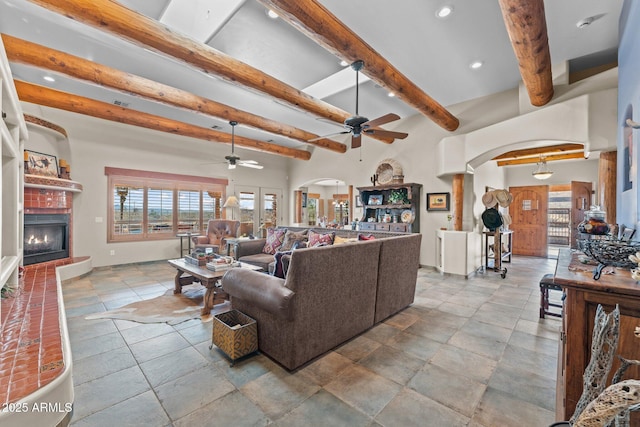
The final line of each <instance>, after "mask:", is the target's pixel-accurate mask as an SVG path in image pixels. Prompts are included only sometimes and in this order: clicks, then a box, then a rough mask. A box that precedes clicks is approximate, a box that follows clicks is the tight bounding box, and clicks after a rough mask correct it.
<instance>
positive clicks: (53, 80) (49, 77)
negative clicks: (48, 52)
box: [43, 76, 56, 82]
mask: <svg viewBox="0 0 640 427" xmlns="http://www.w3.org/2000/svg"><path fill="white" fill-rule="evenodd" d="M43 79H45V80H46V81H48V82H55V81H56V79H54V78H53V77H51V76H44V77H43Z"/></svg>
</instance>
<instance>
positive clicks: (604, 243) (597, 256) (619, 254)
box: [578, 237, 640, 268]
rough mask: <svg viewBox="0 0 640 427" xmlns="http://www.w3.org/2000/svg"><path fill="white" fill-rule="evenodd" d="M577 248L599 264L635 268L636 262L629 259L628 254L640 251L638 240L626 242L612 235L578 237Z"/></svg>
mask: <svg viewBox="0 0 640 427" xmlns="http://www.w3.org/2000/svg"><path fill="white" fill-rule="evenodd" d="M578 248H579V249H580V250H581V251H582V252H584V253H585V255H587V256H589V257H591V258H593V259H594V260H596V261H597V262H599V263H600V264H604V265H612V266H614V267H621V268H635V267H637V264H636V263H634V262H633V261H631V260H630V259H629V255H635V253H636V252H640V242H627V241H624V240H619V239H616V238H613V237H609V238H602V239H578Z"/></svg>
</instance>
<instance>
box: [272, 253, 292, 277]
mask: <svg viewBox="0 0 640 427" xmlns="http://www.w3.org/2000/svg"><path fill="white" fill-rule="evenodd" d="M284 255H291V251H284V252H283V251H280V252H276V254H275V255H274V256H273V257H274V258H275V263H276V266H275V269H274V270H273V275H274V276H275V277H279V278H281V279H285V278H286V276H287V273H286V271H285V268H284V263H283V262H282V257H283V256H284Z"/></svg>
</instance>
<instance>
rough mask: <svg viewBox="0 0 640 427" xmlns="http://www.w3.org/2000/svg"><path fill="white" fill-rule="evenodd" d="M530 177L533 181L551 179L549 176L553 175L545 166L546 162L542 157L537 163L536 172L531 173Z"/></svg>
mask: <svg viewBox="0 0 640 427" xmlns="http://www.w3.org/2000/svg"><path fill="white" fill-rule="evenodd" d="M532 175H533V177H534V178H535V179H540V180H543V179H548V178H550V177H551V175H553V172H552V171H551V170H549V167H548V166H547V161H546V160H545V158H544V157H543V156H540V161H539V162H538V166H537V167H536V170H534V171H533V173H532Z"/></svg>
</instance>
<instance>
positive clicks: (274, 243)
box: [262, 228, 287, 261]
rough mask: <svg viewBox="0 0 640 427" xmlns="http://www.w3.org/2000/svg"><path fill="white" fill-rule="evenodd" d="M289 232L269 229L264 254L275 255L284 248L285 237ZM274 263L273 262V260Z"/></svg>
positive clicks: (280, 229)
mask: <svg viewBox="0 0 640 427" xmlns="http://www.w3.org/2000/svg"><path fill="white" fill-rule="evenodd" d="M286 231H287V230H285V229H282V228H269V229H267V240H266V242H265V243H264V247H263V248H262V252H263V253H265V254H270V255H273V254H275V253H276V251H277V250H278V249H279V248H280V246H282V242H283V241H284V235H285V233H286ZM272 261H273V260H272Z"/></svg>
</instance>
